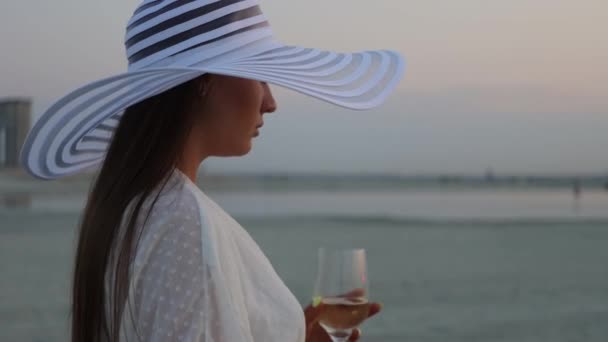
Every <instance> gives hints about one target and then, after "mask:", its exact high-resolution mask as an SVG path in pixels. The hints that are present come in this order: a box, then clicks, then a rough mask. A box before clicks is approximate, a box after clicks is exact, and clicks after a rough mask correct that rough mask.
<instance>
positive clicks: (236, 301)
mask: <svg viewBox="0 0 608 342" xmlns="http://www.w3.org/2000/svg"><path fill="white" fill-rule="evenodd" d="M152 197H153V196H152ZM151 202H152V199H151V198H148V199H147V200H146V202H145V203H144V207H142V211H140V215H139V218H138V220H139V221H138V225H139V224H141V222H142V221H141V220H142V218H143V216H144V214H145V212H147V209H148V208H149V205H150V203H151ZM125 217H126V215H125ZM124 222H125V221H124V218H123V225H124ZM132 272H133V273H132V279H131V284H130V290H129V298H128V306H127V307H126V308H125V311H124V312H125V313H124V314H123V317H122V324H121V327H122V328H121V341H137V340H138V339H137V338H136V335H135V333H136V332H135V329H134V328H137V332H138V335H139V340H140V341H205V342H220V341H221V342H241V341H243V342H253V341H255V342H262V341H263V342H273V341H277V342H278V341H280V342H303V341H304V340H305V319H304V313H303V311H302V307H301V306H300V304H299V302H298V301H297V299H296V298H295V297H294V295H293V294H292V293H291V291H290V290H289V289H288V288H287V287H286V286H285V284H284V283H283V281H282V280H281V279H280V278H279V276H278V275H277V274H276V272H275V270H274V269H273V267H272V265H271V264H270V262H269V261H268V259H267V258H266V256H265V255H264V254H263V253H262V251H261V250H260V248H259V247H258V245H257V244H256V243H255V241H254V240H253V239H252V238H251V236H250V235H249V234H248V233H247V232H246V231H245V230H244V229H243V228H242V227H241V225H240V224H239V223H237V222H236V221H235V220H234V219H233V218H232V217H231V216H230V215H228V214H227V213H226V212H225V211H224V210H222V208H220V207H219V206H218V205H217V204H216V203H215V202H214V201H213V200H211V199H210V198H209V197H207V196H206V195H205V194H204V193H203V192H202V191H201V190H200V189H199V188H198V187H197V186H196V184H194V183H193V182H192V181H191V180H190V179H189V178H188V177H187V176H186V175H185V174H183V173H182V172H181V171H179V170H178V169H176V170H175V171H174V172H173V173H172V174H171V178H170V180H169V182H168V183H167V185H166V187H165V189H164V190H163V191H162V193H161V194H160V197H159V199H158V200H157V203H156V205H155V206H154V209H153V210H152V212H151V215H150V218H149V219H148V222H147V223H146V229H145V230H144V232H143V233H142V236H141V240H140V242H139V245H138V247H137V250H136V256H135V260H134V263H133V269H132ZM106 286H108V283H107V284H106ZM106 289H107V287H106Z"/></svg>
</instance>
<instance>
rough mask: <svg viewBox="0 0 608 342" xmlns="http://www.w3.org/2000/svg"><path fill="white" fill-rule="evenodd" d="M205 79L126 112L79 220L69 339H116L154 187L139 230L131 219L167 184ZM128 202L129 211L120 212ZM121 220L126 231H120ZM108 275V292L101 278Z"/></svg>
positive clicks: (74, 341) (75, 341)
mask: <svg viewBox="0 0 608 342" xmlns="http://www.w3.org/2000/svg"><path fill="white" fill-rule="evenodd" d="M204 78H206V76H202V77H199V78H196V79H194V80H191V81H189V82H186V83H183V84H181V85H179V86H177V87H175V88H172V89H170V90H168V91H165V92H163V93H161V94H159V95H156V96H153V97H151V98H149V99H147V100H144V101H142V102H140V103H137V104H135V105H133V106H131V107H129V108H128V109H127V110H126V111H125V113H124V114H123V116H122V118H121V120H120V123H119V125H118V127H117V128H116V130H115V132H114V135H113V138H112V141H111V143H110V145H109V147H108V151H107V153H106V156H105V159H104V162H103V165H102V166H101V169H100V170H99V172H98V174H97V176H96V177H95V179H94V183H93V185H92V187H91V191H90V192H89V195H88V200H87V204H86V207H85V210H84V213H83V216H82V217H81V220H80V223H79V237H78V246H77V249H76V256H75V257H76V259H75V264H74V273H73V283H72V304H71V305H72V306H71V316H72V318H71V319H72V322H71V323H72V324H71V329H72V342H101V341H118V339H119V331H120V321H121V316H122V314H123V308H124V305H125V303H126V299H127V298H126V297H127V294H128V292H127V289H128V286H129V281H130V274H129V271H130V264H131V262H132V259H133V255H134V251H135V248H136V245H137V242H138V240H139V236H140V234H141V230H142V229H143V227H145V222H146V221H147V218H148V216H149V214H150V210H151V209H152V207H153V206H154V203H156V200H157V199H158V193H157V194H156V196H155V197H154V198H153V202H152V206H150V210H148V212H147V214H146V216H145V220H144V224H143V227H141V229H137V228H136V225H135V224H136V220H137V217H138V215H139V212H140V210H141V208H142V204H143V203H144V201H145V200H146V198H148V197H149V196H152V195H154V193H153V191H154V189H156V188H157V186H161V188H162V186H164V184H165V183H166V181H167V180H168V178H169V176H170V174H171V172H173V170H174V169H175V167H176V165H177V164H178V162H179V159H180V157H181V153H182V151H183V150H184V146H185V144H186V141H187V138H188V136H189V134H190V129H191V127H192V125H193V122H194V121H193V120H194V119H195V114H196V112H197V111H196V110H195V106H197V105H199V104H200V101H201V97H200V85H201V84H202V83H201V82H202V80H203V79H204ZM161 183H162V184H161ZM132 200H133V204H132V207H131V206H129V207H130V208H132V210H130V212H129V213H125V211H126V209H127V206H128V205H129V203H130V202H131V201H132ZM123 216H125V217H126V218H123ZM123 219H124V220H125V221H124V222H125V223H126V229H125V230H124V231H120V232H119V229H120V226H121V222H122V220H123ZM119 236H120V237H119ZM111 255H114V256H115V257H116V258H115V259H112V258H110V256H111ZM107 271H109V273H106V272H107ZM107 277H108V278H109V279H107ZM111 279H113V283H112V284H111V285H110V288H109V292H108V293H106V291H105V285H104V284H106V281H110V280H111ZM107 303H109V307H107V305H108V304H107ZM108 309H109V310H108ZM106 310H107V311H106Z"/></svg>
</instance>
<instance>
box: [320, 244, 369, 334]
mask: <svg viewBox="0 0 608 342" xmlns="http://www.w3.org/2000/svg"><path fill="white" fill-rule="evenodd" d="M318 260H319V264H318V271H317V280H316V283H315V289H314V299H313V302H314V303H316V304H317V303H323V305H324V309H323V310H322V312H321V314H320V316H319V324H320V325H321V326H322V327H323V329H325V331H326V332H327V333H328V334H329V336H330V337H331V339H332V341H334V342H341V341H347V340H348V338H349V337H350V335H351V334H352V332H353V329H355V328H356V327H358V326H359V324H361V322H363V321H364V320H365V319H366V318H367V317H368V314H369V305H370V304H369V302H368V296H369V283H368V279H367V261H366V257H365V250H364V249H331V248H325V247H321V248H319V259H318Z"/></svg>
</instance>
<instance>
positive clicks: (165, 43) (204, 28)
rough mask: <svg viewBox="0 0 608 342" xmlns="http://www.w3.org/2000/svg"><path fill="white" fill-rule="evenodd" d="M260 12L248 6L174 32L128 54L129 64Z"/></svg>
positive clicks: (227, 35) (244, 29)
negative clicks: (176, 32) (170, 35)
mask: <svg viewBox="0 0 608 342" xmlns="http://www.w3.org/2000/svg"><path fill="white" fill-rule="evenodd" d="M260 14H262V11H261V10H260V8H259V7H258V6H254V7H250V8H247V9H244V10H241V11H237V12H234V13H230V14H227V15H225V16H223V17H220V18H217V19H215V20H212V21H210V22H208V23H205V24H202V25H199V26H197V27H194V28H192V29H190V30H187V31H184V32H182V33H178V34H176V35H174V36H172V37H169V38H167V39H165V40H162V41H160V42H158V43H156V44H154V45H151V46H148V47H146V48H144V49H142V50H140V51H138V52H136V53H134V54H133V55H131V56H129V63H130V64H132V63H135V62H137V61H139V60H141V59H144V58H146V57H148V56H150V55H152V54H155V53H157V52H159V51H162V50H165V49H167V48H169V47H171V46H174V45H177V44H179V43H182V42H184V41H187V40H188V39H191V38H194V37H196V36H199V35H202V34H205V33H207V32H211V31H213V30H216V29H219V28H221V27H224V26H226V25H228V24H230V23H233V22H236V21H240V20H244V19H247V18H251V17H255V16H257V15H260ZM260 24H262V23H260ZM263 24H264V25H262V26H267V25H268V22H266V21H264V22H263ZM256 27H260V25H258V24H255V25H250V26H247V27H244V28H241V29H239V30H237V31H238V32H243V31H246V30H251V29H254V28H256ZM233 34H234V31H233V32H229V33H226V34H224V35H222V36H220V37H218V38H214V39H213V40H207V41H204V42H200V43H198V44H197V46H201V45H204V44H208V43H210V42H211V41H217V40H219V39H222V38H226V37H229V36H231V35H233ZM190 48H191V47H188V48H187V49H185V50H188V49H190ZM127 49H129V47H128V46H127ZM185 50H182V51H185Z"/></svg>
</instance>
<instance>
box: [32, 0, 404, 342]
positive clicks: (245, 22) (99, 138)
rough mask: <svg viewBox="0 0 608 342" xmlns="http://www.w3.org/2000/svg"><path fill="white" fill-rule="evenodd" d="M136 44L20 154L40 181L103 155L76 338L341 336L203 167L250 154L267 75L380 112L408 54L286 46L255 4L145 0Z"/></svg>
mask: <svg viewBox="0 0 608 342" xmlns="http://www.w3.org/2000/svg"><path fill="white" fill-rule="evenodd" d="M126 47H127V55H128V59H129V71H128V72H127V73H124V74H121V75H118V76H114V77H110V78H107V79H103V80H100V81H97V82H94V83H91V84H89V85H86V86H84V87H81V88H79V89H77V90H75V91H74V92H72V93H71V94H68V95H67V96H65V97H64V98H62V99H61V100H59V101H58V102H57V103H56V104H55V105H54V106H52V107H51V108H50V109H49V110H48V111H47V112H46V113H45V114H44V115H43V116H42V117H41V118H40V119H39V121H38V122H36V124H35V126H34V127H33V128H32V130H31V132H30V134H29V135H28V138H27V139H26V143H25V145H24V148H23V150H22V163H23V165H24V167H25V169H26V170H28V171H29V172H30V173H31V174H32V175H34V176H36V177H39V178H45V179H53V178H59V177H62V176H66V175H69V174H73V173H76V172H80V171H82V170H84V169H87V168H90V167H93V166H97V165H99V164H101V168H100V169H99V172H98V173H97V176H96V179H95V181H94V183H93V186H92V189H91V192H90V194H89V197H88V201H87V205H86V208H85V211H84V214H83V216H82V219H81V221H80V229H79V239H78V247H77V252H76V260H75V268H74V278H73V292H72V341H74V342H76V341H78V342H84V341H87V342H89V341H93V342H95V341H131V340H140V341H174V340H175V341H256V342H257V341H330V338H329V336H328V335H327V334H326V333H325V332H324V331H323V330H322V329H321V328H320V327H319V325H318V323H317V318H318V315H319V314H320V312H322V310H323V309H324V308H323V305H322V304H321V305H318V306H315V307H312V306H308V307H307V308H306V309H304V311H303V310H302V308H301V307H300V305H299V303H298V302H297V300H296V299H295V297H294V296H293V294H292V293H291V292H290V291H289V289H288V288H287V287H286V286H285V285H284V283H283V282H282V281H281V279H280V278H279V277H278V275H277V274H276V272H275V271H274V269H273V268H272V266H271V264H270V262H269V261H268V259H267V258H266V257H265V256H264V254H263V252H262V251H261V250H260V249H259V247H258V246H257V244H256V243H255V242H254V241H253V239H251V237H250V236H249V235H248V234H247V232H246V231H245V230H244V229H243V228H242V227H241V226H240V225H239V224H238V223H237V222H236V221H235V220H234V219H232V218H231V217H230V216H229V215H228V214H227V213H226V212H224V211H223V210H222V209H221V208H220V207H219V206H218V205H217V204H216V203H215V202H214V201H213V200H211V199H210V198H209V197H207V196H206V195H205V194H204V193H203V192H202V191H201V190H200V189H199V188H198V187H197V186H196V182H197V179H196V175H197V169H198V167H199V165H200V164H201V163H202V161H203V160H205V159H206V158H207V157H209V156H241V155H244V154H247V153H248V152H249V151H250V150H251V140H252V139H253V137H255V136H257V135H258V133H259V131H258V130H259V128H260V127H261V126H262V124H263V114H265V113H271V112H274V111H275V110H276V107H277V105H276V103H275V100H274V98H273V96H272V94H271V91H270V88H269V86H268V84H267V82H272V83H275V84H278V85H281V86H285V87H287V88H290V89H294V90H296V91H299V92H302V93H305V94H308V95H311V96H314V97H317V98H320V99H323V100H325V101H328V102H330V103H334V104H337V105H341V106H345V107H348V108H353V109H365V108H371V107H373V106H375V105H377V104H379V103H381V102H382V101H383V100H384V98H386V96H387V95H388V93H389V92H390V91H391V90H392V89H393V88H394V86H395V84H396V83H397V81H398V79H399V78H400V76H401V73H402V70H403V65H402V64H403V63H402V60H401V58H400V56H399V55H398V54H396V53H393V52H365V53H360V54H332V53H324V52H320V51H319V50H314V49H301V48H297V47H291V46H286V45H283V44H280V43H278V42H277V41H276V40H275V39H274V38H273V37H272V33H271V32H270V30H269V26H268V23H267V22H266V20H265V19H264V17H263V15H262V14H261V11H260V9H259V7H258V6H257V3H256V2H255V1H252V0H244V1H236V0H222V1H217V0H216V1H210V0H198V1H192V0H177V1H175V0H173V1H171V0H166V1H163V0H155V1H144V2H143V3H142V4H141V5H140V6H139V7H138V8H137V9H136V11H135V13H134V15H133V17H132V19H131V20H130V22H129V24H128V27H127V42H126ZM379 310H380V306H379V305H378V304H373V305H372V306H371V309H370V312H369V316H372V315H374V314H376V313H377V312H378V311H379ZM359 334H360V332H359V331H355V333H354V334H353V336H351V338H350V340H357V339H358V337H359Z"/></svg>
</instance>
